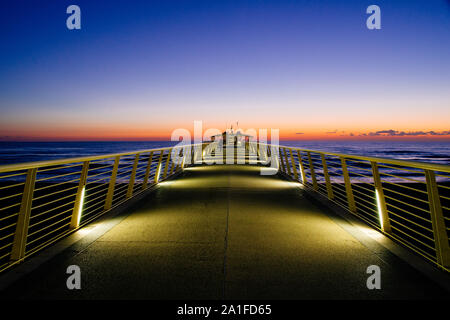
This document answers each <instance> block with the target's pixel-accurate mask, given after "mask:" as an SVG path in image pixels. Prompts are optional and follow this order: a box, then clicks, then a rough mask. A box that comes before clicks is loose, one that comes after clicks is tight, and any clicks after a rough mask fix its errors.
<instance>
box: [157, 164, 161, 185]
mask: <svg viewBox="0 0 450 320" xmlns="http://www.w3.org/2000/svg"><path fill="white" fill-rule="evenodd" d="M160 174H161V166H160V165H159V166H158V169H157V170H156V183H158V182H159V176H160Z"/></svg>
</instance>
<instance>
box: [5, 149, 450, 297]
mask: <svg viewBox="0 0 450 320" xmlns="http://www.w3.org/2000/svg"><path fill="white" fill-rule="evenodd" d="M200 150H202V151H203V156H204V157H205V152H204V150H205V148H204V147H203V148H201V149H200ZM246 150H247V153H248V152H249V151H252V150H253V151H255V154H256V155H257V157H260V156H261V153H262V152H261V150H262V146H260V145H257V146H256V149H252V148H251V147H250V148H249V147H248V146H247V147H246ZM273 150H276V151H277V154H276V156H277V159H278V160H279V161H280V162H279V168H272V167H270V166H267V165H262V164H260V163H256V164H251V163H250V162H251V161H250V159H251V157H248V156H246V157H245V163H244V164H228V165H227V164H212V165H211V164H210V165H208V164H204V163H202V161H198V159H197V163H195V161H194V162H193V164H192V165H187V164H185V163H179V164H178V165H177V164H174V165H170V163H171V162H170V157H171V156H170V155H171V154H173V153H170V152H171V151H173V150H172V148H169V149H168V150H165V149H161V150H159V151H157V150H150V151H142V152H137V153H130V154H123V155H113V156H111V155H108V156H105V157H106V158H105V157H104V158H102V157H94V158H92V159H77V160H76V161H75V162H74V161H73V160H66V161H63V162H59V163H51V164H50V165H51V166H50V165H49V164H34V165H31V164H30V165H28V166H23V165H22V166H16V167H9V168H4V170H3V173H2V176H0V179H1V177H5V176H6V175H7V173H8V172H9V173H8V175H11V174H12V173H11V172H14V174H18V172H20V170H24V171H23V172H24V174H23V175H24V181H23V184H24V192H23V193H22V194H21V195H20V196H19V198H20V199H21V202H20V205H19V206H18V207H19V208H20V211H19V213H18V215H17V216H15V219H16V221H17V222H16V223H15V224H14V226H13V228H12V229H14V230H15V231H14V233H13V236H12V237H11V239H10V243H11V245H10V247H9V248H10V251H6V252H7V253H8V255H7V257H6V258H5V259H4V261H5V264H4V265H5V266H6V267H4V272H3V274H2V275H0V290H1V293H0V296H1V298H2V299H449V298H450V295H449V294H450V293H449V291H448V288H449V281H450V280H449V274H448V269H446V268H447V266H446V263H447V260H445V259H446V255H448V251H446V250H448V236H447V234H445V235H446V236H447V238H446V242H445V241H443V240H442V238H440V239H439V237H438V236H436V234H437V233H439V232H441V234H442V232H443V231H445V232H447V231H448V228H447V227H446V222H447V220H448V219H447V217H448V216H447V212H446V211H445V208H446V207H445V206H444V205H443V204H440V209H439V210H440V211H436V206H435V204H434V207H433V204H432V206H431V209H430V207H429V208H428V209H429V212H430V214H431V215H430V216H429V225H428V224H424V227H428V226H429V228H430V230H431V237H434V238H432V240H433V244H437V245H435V249H434V256H433V258H429V259H427V258H426V255H427V254H428V252H432V251H433V250H428V251H427V250H426V246H420V245H419V244H416V243H421V242H423V243H425V244H427V242H425V241H423V240H422V239H420V238H419V237H418V236H416V239H413V238H412V237H413V236H412V235H413V234H415V233H418V232H420V230H421V228H420V227H417V228H412V227H411V226H410V225H413V223H410V224H408V223H407V222H405V221H403V220H399V221H401V222H400V224H396V215H395V214H398V213H397V212H394V211H390V210H393V209H392V208H394V207H391V205H390V202H389V198H386V199H385V200H384V202H381V201H380V195H382V196H383V197H386V194H388V192H389V191H387V190H385V192H384V193H380V192H379V191H378V194H375V190H382V189H377V188H376V187H377V186H379V185H378V183H379V181H381V179H380V178H379V175H377V173H378V172H379V171H372V169H373V168H376V169H378V166H376V165H374V163H375V164H378V165H379V166H381V165H382V164H381V162H375V161H376V159H367V160H366V161H367V163H368V165H367V166H364V167H362V168H365V169H367V168H369V169H367V170H370V172H371V173H373V174H374V175H373V176H372V182H369V181H363V182H360V184H359V185H358V186H359V187H367V185H372V186H373V187H374V188H375V189H374V190H373V193H374V194H370V192H369V191H367V194H366V195H365V196H364V197H358V193H357V192H356V190H358V186H356V182H355V181H356V179H357V176H356V175H352V174H349V173H348V171H349V170H351V168H350V167H351V165H352V164H353V162H352V161H353V160H354V161H360V162H362V161H364V159H362V158H356V159H355V158H352V157H351V156H346V157H345V158H338V159H339V162H338V163H339V164H340V165H341V166H342V165H344V170H341V174H343V176H344V177H343V180H342V181H340V180H334V179H333V178H331V177H332V175H331V174H330V173H329V172H330V171H331V167H332V166H333V160H332V159H331V158H332V157H338V156H337V155H335V154H329V155H326V154H324V153H319V154H318V155H319V159H321V155H323V156H322V159H324V158H325V160H326V161H325V162H322V161H319V162H318V164H322V165H323V164H325V167H323V166H322V167H319V166H318V165H316V166H315V167H314V165H315V162H314V152H312V151H304V150H296V149H293V148H288V147H285V148H283V147H280V148H277V149H272V154H270V153H271V152H270V151H269V150H265V151H264V152H266V151H267V154H269V156H270V155H274V152H273ZM192 151H193V153H192V154H193V155H195V150H194V148H192ZM297 151H298V153H297ZM207 153H208V152H207ZM302 153H304V154H305V156H306V157H305V158H304V159H303V158H302ZM181 154H182V153H181ZM209 154H210V155H211V152H209ZM267 154H266V155H267ZM294 154H295V157H294ZM137 155H138V156H137ZM327 157H330V158H329V159H328V158H327ZM341 157H342V156H341ZM200 158H201V156H200ZM263 158H264V157H263ZM121 159H127V160H128V161H126V163H124V164H123V168H125V167H127V169H124V171H123V172H128V174H124V176H126V180H127V183H124V181H121V182H120V181H119V178H118V176H120V168H121V166H122V163H120V161H121ZM342 159H345V160H346V161H345V160H344V161H343V162H342V161H341V160H342ZM183 160H184V159H183ZM194 160H195V157H194ZM327 160H329V161H328V162H327ZM299 161H300V162H299ZM383 161H387V164H386V165H389V166H390V167H393V168H397V169H399V168H400V170H401V169H404V168H406V167H405V166H406V165H410V166H411V164H407V163H406V162H405V163H402V162H395V161H393V162H394V163H393V164H390V163H389V160H383ZM74 163H76V164H79V165H80V167H79V169H80V170H79V172H80V173H78V171H76V172H77V174H78V175H79V176H80V178H79V179H78V180H77V182H78V183H77V184H75V188H73V189H74V193H73V203H72V202H71V203H70V205H69V206H68V207H69V209H70V210H68V211H67V214H65V213H63V214H61V215H60V216H59V217H58V218H57V219H56V220H55V221H59V220H60V219H62V218H64V217H66V220H64V221H62V222H61V224H60V225H61V226H64V227H62V228H60V229H57V227H59V225H58V224H55V223H53V221H52V220H51V219H50V220H45V219H49V218H48V217H50V218H51V217H52V216H53V215H55V212H54V211H51V212H49V213H47V212H46V210H43V209H42V207H39V204H38V205H34V204H33V201H32V200H30V198H29V197H31V198H33V197H36V195H37V194H36V192H38V191H39V190H38V189H40V188H46V189H41V190H48V189H49V188H50V187H49V185H43V184H42V183H43V182H44V181H47V180H41V181H40V182H41V184H39V170H37V169H36V166H38V167H39V168H45V169H47V170H48V171H43V172H45V173H48V172H49V171H50V170H49V169H52V168H58V170H61V167H65V168H69V166H72V165H74ZM94 163H95V164H96V166H93V164H94ZM354 163H356V162H354ZM371 163H372V167H371ZM385 163H386V162H385ZM106 165H110V169H111V170H110V171H111V172H109V171H107V172H106V171H102V170H105V169H104V168H103V167H104V166H106ZM346 165H347V167H346ZM42 166H43V167H42ZM288 166H290V168H288ZM415 166H416V167H414V171H419V170H422V171H423V172H424V180H423V181H424V183H425V188H424V190H425V191H424V192H425V196H426V197H428V196H430V199H431V201H436V198H432V196H433V195H434V196H436V194H434V193H433V192H434V191H433V190H435V189H436V188H438V186H441V185H442V186H444V187H445V186H446V185H445V184H442V183H441V182H440V181H441V180H439V179H438V180H436V178H435V175H432V178H433V177H434V180H433V179H432V178H430V170H431V169H432V168H431V167H428V166H429V165H424V164H415ZM423 166H425V167H424V168H422V167H423ZM430 166H431V165H430ZM89 167H90V168H91V169H89ZM95 168H97V169H95ZM99 168H101V169H99ZM108 168H109V167H108ZM302 168H303V169H302ZM324 168H325V170H324ZM6 169H8V171H6ZM45 169H41V170H45ZM314 169H315V170H314ZM341 169H342V167H341ZM435 169H436V172H438V174H439V175H445V174H446V173H445V172H444V171H443V170H444V169H447V170H448V168H446V167H445V166H440V167H436V168H435ZM55 170H56V169H55ZM90 170H94V171H93V172H90ZM95 170H97V171H95ZM273 170H275V172H274V173H276V174H272V175H270V174H261V172H262V171H267V172H266V173H269V171H273ZM308 170H309V171H308ZM367 170H366V171H367ZM427 170H428V171H427ZM437 170H439V171H437ZM380 171H381V169H380ZM5 172H6V173H5ZM60 172H61V171H60ZM70 172H72V171H70ZM353 172H355V171H353ZM358 172H359V171H358ZM367 172H369V171H367ZM389 172H391V171H389ZM433 172H434V171H433ZM391 173H392V172H391ZM62 174H64V173H62ZM62 174H61V173H59V174H58V176H60V175H62ZM320 174H322V175H324V179H321V178H320V177H319V175H320ZM447 174H448V173H447ZM30 175H31V178H30ZM90 176H92V177H93V178H92V180H90V178H89V177H90ZM103 176H105V180H103V181H102V182H103V184H100V183H99V182H98V179H99V178H102V177H103ZM106 176H107V177H106ZM312 177H313V178H314V179H312ZM373 177H375V178H373ZM302 178H303V179H305V180H302ZM40 179H45V177H44V178H42V177H41V178H40ZM308 179H309V180H308ZM352 179H354V180H352ZM430 179H431V180H430ZM56 181H57V180H55V183H56ZM58 181H59V180H58ZM64 181H66V180H64ZM67 181H70V180H67ZM308 181H309V182H308ZM386 181H387V180H386ZM390 181H395V180H390ZM418 181H419V180H418ZM436 181H437V182H436ZM341 182H342V185H341ZM427 182H428V183H432V182H434V183H435V185H434V187H433V188H434V189H433V188H431V187H428V189H427V188H426V187H427V186H426V183H427ZM346 183H353V184H350V185H348V184H347V186H346V185H345V184H346ZM371 183H372V184H371ZM391 183H393V184H394V186H395V184H397V185H398V186H397V188H400V187H399V186H402V184H400V183H398V182H391ZM72 185H73V183H67V186H72ZM386 185H387V183H386ZM99 186H103V187H99ZM349 186H350V188H349ZM406 187H407V188H413V189H414V188H417V190H422V189H420V187H417V186H416V184H409V185H406ZM27 188H28V189H27ZM33 188H34V190H30V189H33ZM322 188H323V190H324V192H323V194H322V193H321V192H319V191H320V190H321V189H322ZM340 188H342V190H343V195H346V196H348V197H351V198H350V199H352V200H350V201H347V203H346V204H345V205H342V203H340V202H339V201H338V200H336V199H335V198H336V197H337V195H339V193H338V192H340V191H338V190H340ZM118 189H120V190H122V193H123V197H122V198H121V197H120V193H118V192H119V191H117V190H118ZM441 189H442V188H441ZM443 189H445V188H443ZM36 190H38V191H36ZM58 190H60V189H58ZM64 190H65V189H64ZM97 190H104V192H103V193H102V192H99V191H97ZM361 190H362V189H361ZM389 190H392V191H395V190H397V189H395V190H394V187H391V189H389ZM427 190H428V191H427ZM438 190H440V189H439V188H438ZM445 190H446V189H445ZM327 191H328V192H327ZM330 191H331V192H330ZM333 191H334V192H333ZM351 191H353V192H351ZM27 192H28V196H27V195H26V194H27ZM53 192H58V191H53ZM64 192H66V191H60V194H61V193H64ZM397 192H398V191H397ZM416 193H420V192H416ZM90 194H93V196H92V197H91V198H89V195H90ZM439 195H440V196H441V197H444V200H445V197H446V194H445V195H444V193H442V192H441V193H440V194H438V196H439ZM38 196H39V195H38ZM352 196H353V197H352ZM370 196H373V198H374V202H373V203H374V206H375V209H374V215H373V217H372V218H374V219H371V218H370V216H368V215H367V216H366V215H364V214H363V213H364V211H363V210H364V209H363V208H364V207H363V206H361V205H360V203H363V201H362V199H366V198H370ZM406 196H407V197H408V196H413V197H415V196H416V195H415V193H408V194H406ZM404 198H405V195H402V198H400V199H402V200H399V201H401V202H405V201H403V200H404ZM51 199H55V198H54V196H53V197H52V198H51ZM56 199H60V198H56ZM67 199H70V200H72V198H70V197H68V198H67ZM90 199H94V200H92V201H91V202H90V201H89V200H90ZM98 199H99V200H98ZM116 199H119V200H117V202H116ZM347 200H348V199H347ZM51 201H55V200H50V198H49V199H48V202H51ZM365 201H369V200H367V199H366V200H365ZM424 201H425V200H424ZM30 202H31V203H30ZM97 202H98V203H99V205H98V206H97V207H98V208H100V209H98V210H97V213H95V212H94V211H92V210H93V209H92V208H91V207H92V206H94V209H95V208H97V207H95V205H93V204H95V203H97ZM92 203H93V204H92ZM380 203H381V205H383V208H382V210H377V208H376V206H377V205H378V206H379V205H380ZM386 203H387V204H386ZM405 203H406V202H405ZM410 203H411V202H410ZM440 203H441V202H440ZM349 204H350V205H349ZM50 206H53V207H58V206H61V204H60V203H57V205H56V204H53V205H50ZM346 206H347V207H346ZM353 206H354V207H353ZM443 207H444V209H443ZM61 208H62V209H57V210H60V211H59V212H64V210H63V209H65V207H64V206H63V207H61ZM360 208H361V209H360ZM398 208H405V207H400V206H398ZM418 208H420V207H418ZM433 208H434V209H433ZM40 209H41V211H35V212H34V211H33V210H40ZM355 209H356V210H355ZM366 210H367V211H368V213H369V209H366ZM388 210H389V211H388ZM417 211H420V210H418V209H417V208H416V209H415V210H414V211H413V210H410V212H409V213H405V214H404V217H405V218H404V219H409V220H411V222H414V223H415V224H417V225H419V222H417V221H418V220H420V219H418V218H411V217H414V216H418V214H417ZM359 212H361V214H358V213H359ZM443 212H444V213H445V214H444V213H443ZM383 214H387V218H386V217H385V218H386V220H385V222H384V224H383V222H382V221H383V216H382V215H383ZM436 214H438V215H436ZM439 214H440V216H439ZM84 215H85V216H86V217H87V218H83V216H84ZM432 215H434V217H433V216H432ZM34 216H36V217H37V218H35V219H34V220H33V217H34ZM21 217H22V218H23V220H21ZM40 217H42V218H41V220H37V219H40ZM44 217H45V218H44ZM414 219H416V220H414ZM437 219H441V221H438V220H437ZM40 221H44V222H42V223H40V224H39V222H40ZM373 221H375V222H373ZM36 223H38V225H39V227H40V228H46V231H43V232H42V234H43V235H47V234H48V232H50V231H52V230H57V231H55V233H56V234H57V236H56V235H53V236H49V237H47V238H44V239H43V240H42V239H39V238H38V236H39V235H42V234H40V233H39V232H38V233H36V231H35V230H37V229H35V228H36V227H35V226H36ZM386 223H389V226H390V228H388V226H387V225H386ZM66 224H67V226H66ZM442 224H443V225H442ZM401 225H404V226H407V227H408V228H409V229H411V230H412V231H410V233H409V237H406V236H405V237H403V238H402V236H401V232H396V231H395V230H396V229H398V230H400V231H401V230H403V229H401ZM24 227H26V228H25V229H24ZM33 227H34V229H33ZM27 228H28V231H27V230H26V229H27ZM439 228H440V229H439ZM442 228H444V229H442ZM404 229H405V230H406V228H404ZM24 230H25V231H24ZM30 230H31V231H30ZM38 230H39V229H38ZM20 231H22V232H25V233H26V234H25V235H24V234H23V233H19V234H18V232H20ZM403 232H405V233H406V231H403ZM30 234H31V237H32V236H33V235H37V237H35V238H30ZM36 239H38V240H36ZM44 240H45V241H44ZM33 241H34V242H33ZM30 243H31V245H30ZM33 243H38V245H36V246H33ZM445 243H447V247H445V246H443V244H445ZM408 244H409V245H408ZM20 248H21V250H19V249H20ZM436 248H437V250H436ZM429 255H430V256H431V255H432V253H430V254H429ZM433 259H434V261H431V260H433ZM70 265H77V266H79V267H80V270H81V277H82V281H81V286H82V287H81V289H80V290H68V289H67V286H66V280H67V277H68V274H67V273H66V269H67V267H68V266H70ZM371 265H376V266H379V267H380V270H381V289H379V290H377V289H373V290H369V289H368V288H367V285H366V282H367V279H368V277H369V276H370V274H368V273H367V268H368V266H371Z"/></svg>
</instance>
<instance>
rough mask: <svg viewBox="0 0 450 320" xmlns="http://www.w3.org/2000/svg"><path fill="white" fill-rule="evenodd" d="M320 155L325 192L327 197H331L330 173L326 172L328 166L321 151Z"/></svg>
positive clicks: (332, 196) (332, 195)
mask: <svg viewBox="0 0 450 320" xmlns="http://www.w3.org/2000/svg"><path fill="white" fill-rule="evenodd" d="M320 157H321V158H322V168H323V176H324V177H325V185H326V187H327V194H328V199H330V200H331V199H333V198H334V194H333V188H332V187H331V181H330V175H329V174H328V166H327V160H326V159H325V155H324V154H323V153H321V154H320Z"/></svg>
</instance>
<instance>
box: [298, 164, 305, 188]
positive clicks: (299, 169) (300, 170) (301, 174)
mask: <svg viewBox="0 0 450 320" xmlns="http://www.w3.org/2000/svg"><path fill="white" fill-rule="evenodd" d="M298 172H299V173H300V179H301V180H302V184H305V181H303V170H302V166H301V165H300V163H299V164H298Z"/></svg>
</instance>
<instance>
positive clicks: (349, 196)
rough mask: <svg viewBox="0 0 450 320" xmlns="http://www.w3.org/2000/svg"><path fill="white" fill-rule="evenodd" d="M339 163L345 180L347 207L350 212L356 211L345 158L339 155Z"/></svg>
mask: <svg viewBox="0 0 450 320" xmlns="http://www.w3.org/2000/svg"><path fill="white" fill-rule="evenodd" d="M341 165H342V175H343V176H344V181H345V192H346V193H347V203H348V209H349V210H350V211H351V212H353V213H356V205H355V198H354V197H353V191H352V184H351V181H350V176H349V174H348V170H347V163H346V161H345V158H343V157H341Z"/></svg>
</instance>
